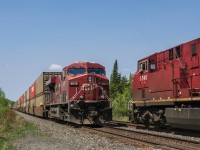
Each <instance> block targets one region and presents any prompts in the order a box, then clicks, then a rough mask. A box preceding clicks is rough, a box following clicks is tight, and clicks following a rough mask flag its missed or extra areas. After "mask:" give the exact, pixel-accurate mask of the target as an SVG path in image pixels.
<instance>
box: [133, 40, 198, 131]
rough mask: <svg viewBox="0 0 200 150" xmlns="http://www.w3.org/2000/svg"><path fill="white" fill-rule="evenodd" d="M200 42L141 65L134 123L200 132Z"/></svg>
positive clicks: (152, 57)
mask: <svg viewBox="0 0 200 150" xmlns="http://www.w3.org/2000/svg"><path fill="white" fill-rule="evenodd" d="M199 56H200V39H195V40H193V41H190V42H187V43H184V44H180V45H178V46H175V47H172V48H170V49H167V50H165V51H162V52H159V53H155V54H153V55H150V56H148V57H145V58H143V59H141V60H139V61H138V69H137V72H136V73H135V75H134V77H133V79H132V93H133V98H132V100H131V101H130V108H129V110H130V120H131V121H132V122H134V123H142V124H145V125H147V126H149V125H158V126H163V125H166V124H169V125H170V126H172V127H175V128H184V129H194V130H200V115H199V114H200V64H199V63H200V62H199V61H200V59H199Z"/></svg>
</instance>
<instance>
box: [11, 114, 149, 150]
mask: <svg viewBox="0 0 200 150" xmlns="http://www.w3.org/2000/svg"><path fill="white" fill-rule="evenodd" d="M16 113H17V114H18V115H20V116H21V117H23V118H24V119H25V120H26V121H28V122H30V123H33V124H34V125H36V126H37V127H38V129H39V130H40V131H41V132H42V133H44V134H45V136H44V135H41V134H38V135H34V136H32V137H31V136H27V137H26V138H23V139H19V140H17V141H15V143H14V146H15V147H16V149H17V150H143V149H144V148H137V147H133V146H131V145H126V144H124V143H119V142H117V141H112V140H110V139H108V138H106V137H102V136H99V135H94V134H90V133H87V132H83V131H81V130H79V129H77V128H74V127H71V126H68V125H64V124H59V123H56V122H54V121H49V120H45V119H41V118H37V117H34V116H30V115H27V114H23V113H20V112H16ZM146 150H152V148H146Z"/></svg>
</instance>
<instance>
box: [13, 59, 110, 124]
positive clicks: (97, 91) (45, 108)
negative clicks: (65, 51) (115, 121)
mask: <svg viewBox="0 0 200 150" xmlns="http://www.w3.org/2000/svg"><path fill="white" fill-rule="evenodd" d="M105 73H106V72H105V67H104V66H102V65H100V64H98V63H90V62H78V63H73V64H71V65H68V66H67V67H65V68H64V69H63V72H44V73H42V74H41V75H40V76H39V77H38V79H37V80H36V81H35V82H34V83H33V84H32V85H31V87H30V88H29V90H28V91H26V92H25V93H24V94H23V95H22V96H21V97H20V99H19V100H18V101H17V102H19V101H20V108H17V110H20V111H22V112H25V113H29V114H32V115H35V116H40V117H44V118H47V117H48V118H55V119H58V120H64V121H68V122H73V123H76V124H98V125H101V124H103V123H104V122H106V121H111V120H112V108H111V100H110V98H109V80H108V78H107V77H106V74H105ZM17 102H16V103H17ZM18 107H19V106H18Z"/></svg>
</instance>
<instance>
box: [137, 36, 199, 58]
mask: <svg viewBox="0 0 200 150" xmlns="http://www.w3.org/2000/svg"><path fill="white" fill-rule="evenodd" d="M198 40H199V41H200V38H197V39H194V40H191V41H188V42H185V43H182V44H179V45H176V46H173V47H171V48H168V49H166V50H163V51H160V52H155V53H153V54H151V55H149V56H146V57H144V58H142V59H140V60H138V62H140V61H143V60H145V59H148V58H149V57H151V56H153V55H156V54H159V53H163V52H166V51H169V50H171V49H173V48H176V47H178V46H181V45H183V44H186V43H190V42H193V41H198Z"/></svg>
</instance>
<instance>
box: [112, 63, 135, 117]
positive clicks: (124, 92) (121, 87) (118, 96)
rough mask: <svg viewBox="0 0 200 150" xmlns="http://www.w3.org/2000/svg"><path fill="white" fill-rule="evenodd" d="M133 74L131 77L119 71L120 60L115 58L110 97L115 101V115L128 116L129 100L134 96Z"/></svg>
mask: <svg viewBox="0 0 200 150" xmlns="http://www.w3.org/2000/svg"><path fill="white" fill-rule="evenodd" d="M132 76H133V75H132V74H131V73H130V75H129V78H127V77H126V76H122V75H121V73H119V72H118V62H117V60H115V63H114V66H113V71H112V73H111V77H110V97H111V98H112V103H113V115H114V117H124V116H128V114H127V113H128V102H129V100H130V99H131V97H132V88H131V82H132Z"/></svg>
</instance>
